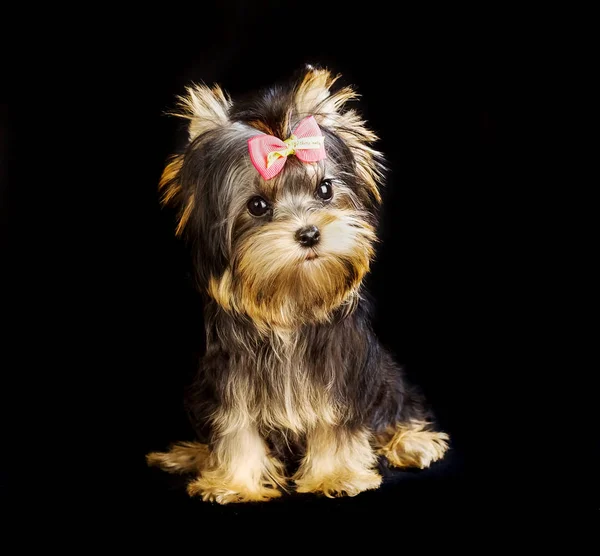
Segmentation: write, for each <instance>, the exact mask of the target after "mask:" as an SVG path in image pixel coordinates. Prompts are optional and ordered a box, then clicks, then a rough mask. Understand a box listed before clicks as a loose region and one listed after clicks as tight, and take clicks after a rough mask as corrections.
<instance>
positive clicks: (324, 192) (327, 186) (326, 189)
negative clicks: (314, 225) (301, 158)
mask: <svg viewBox="0 0 600 556" xmlns="http://www.w3.org/2000/svg"><path fill="white" fill-rule="evenodd" d="M317 195H318V196H319V197H320V198H321V199H323V200H324V201H329V199H331V198H332V197H333V187H332V185H331V180H323V181H322V182H321V183H320V184H319V185H318V186H317Z"/></svg>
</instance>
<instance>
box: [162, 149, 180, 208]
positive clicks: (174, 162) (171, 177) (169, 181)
mask: <svg viewBox="0 0 600 556" xmlns="http://www.w3.org/2000/svg"><path fill="white" fill-rule="evenodd" d="M182 166H183V156H182V155H174V156H171V157H170V158H169V160H168V162H167V165H166V166H165V169H164V171H163V173H162V175H161V177H160V181H159V182H158V189H159V190H163V189H164V191H163V193H162V197H161V203H162V204H163V205H167V204H169V203H171V201H173V200H174V199H175V198H176V196H177V195H178V194H179V193H180V192H181V185H180V184H179V182H178V181H177V176H178V175H179V172H180V171H181V167H182Z"/></svg>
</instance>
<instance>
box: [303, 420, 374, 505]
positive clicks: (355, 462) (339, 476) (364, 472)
mask: <svg viewBox="0 0 600 556" xmlns="http://www.w3.org/2000/svg"><path fill="white" fill-rule="evenodd" d="M369 440H370V434H369V432H368V431H366V430H361V431H356V432H350V431H347V430H343V429H340V428H336V427H322V426H320V427H316V428H315V429H313V430H312V431H310V432H309V433H308V436H307V442H308V447H307V451H306V455H305V457H304V459H303V461H302V464H301V465H300V468H299V469H298V472H297V473H296V475H295V476H294V480H295V482H296V485H297V491H298V492H316V493H321V494H324V495H325V496H327V497H329V498H332V497H334V496H341V495H344V494H345V495H347V496H356V495H357V494H358V493H360V492H362V491H364V490H369V489H373V488H377V487H378V486H379V485H380V484H381V476H380V475H379V474H378V473H376V472H375V471H374V469H373V468H374V466H375V464H376V462H377V456H376V455H375V452H374V451H373V449H372V447H371V445H370V443H369Z"/></svg>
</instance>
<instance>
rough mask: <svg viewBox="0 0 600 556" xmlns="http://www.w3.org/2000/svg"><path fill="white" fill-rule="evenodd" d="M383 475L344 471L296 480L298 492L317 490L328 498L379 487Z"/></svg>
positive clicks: (350, 494) (353, 494)
mask: <svg viewBox="0 0 600 556" xmlns="http://www.w3.org/2000/svg"><path fill="white" fill-rule="evenodd" d="M380 484H381V476H380V475H378V474H377V473H375V472H374V471H366V472H364V473H352V472H342V473H334V474H331V475H327V476H325V477H303V478H301V479H297V480H296V487H297V488H296V490H297V492H315V493H320V494H324V495H325V496H327V497H328V498H333V497H334V496H356V495H357V494H359V493H360V492H363V491H365V490H370V489H374V488H377V487H379V485H380Z"/></svg>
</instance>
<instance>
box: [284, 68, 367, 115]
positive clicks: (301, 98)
mask: <svg viewBox="0 0 600 556" xmlns="http://www.w3.org/2000/svg"><path fill="white" fill-rule="evenodd" d="M339 77H340V76H339V75H337V76H332V75H331V73H330V72H329V70H327V69H317V68H313V67H312V66H308V67H307V70H306V73H305V74H304V76H303V77H302V79H301V80H300V81H299V82H298V85H297V86H296V89H295V91H294V105H295V108H296V113H297V115H298V117H299V118H303V117H305V116H310V115H312V116H314V117H315V119H316V120H317V122H318V123H319V124H322V125H325V126H331V123H332V121H334V120H336V119H337V117H338V116H339V114H340V112H341V110H342V108H343V106H344V104H345V103H346V102H348V101H349V100H352V99H354V98H357V96H358V95H357V94H356V93H355V92H354V91H353V90H352V89H351V88H350V87H343V88H342V89H339V90H338V91H336V92H335V93H333V94H332V92H331V88H332V87H333V85H334V83H335V82H336V81H337V80H338V79H339Z"/></svg>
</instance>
